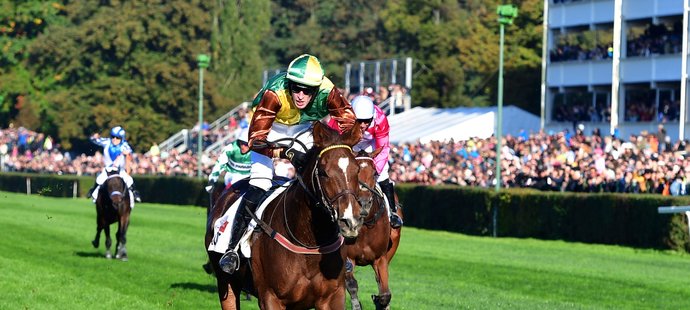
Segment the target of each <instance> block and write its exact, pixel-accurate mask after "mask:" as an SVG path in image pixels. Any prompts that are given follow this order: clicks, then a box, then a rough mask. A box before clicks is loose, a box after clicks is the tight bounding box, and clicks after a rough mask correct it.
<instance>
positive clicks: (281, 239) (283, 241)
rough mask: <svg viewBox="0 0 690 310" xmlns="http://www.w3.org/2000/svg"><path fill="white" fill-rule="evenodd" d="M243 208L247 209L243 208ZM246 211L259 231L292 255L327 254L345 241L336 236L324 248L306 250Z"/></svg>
mask: <svg viewBox="0 0 690 310" xmlns="http://www.w3.org/2000/svg"><path fill="white" fill-rule="evenodd" d="M245 208H247V207H246V206H245ZM246 211H247V212H248V213H249V215H250V216H251V217H252V219H253V220H254V221H255V222H256V223H257V224H258V225H259V227H261V230H262V231H263V232H264V233H266V234H267V235H268V236H269V237H271V239H273V240H275V241H277V242H278V244H280V245H281V246H282V247H284V248H285V249H287V250H288V251H290V252H293V253H297V254H307V255H316V254H329V253H333V252H335V251H337V250H338V249H340V247H341V246H342V245H343V242H344V241H345V238H343V236H341V235H338V238H337V239H336V240H335V241H334V242H333V243H331V244H329V245H326V246H319V247H314V248H306V247H302V246H299V245H295V244H294V243H292V242H290V240H288V239H287V238H285V236H283V235H282V234H280V233H279V232H277V231H275V229H273V228H271V226H269V225H268V224H267V223H266V222H264V221H263V220H261V219H260V218H259V217H258V216H256V214H255V213H254V212H252V211H251V210H249V208H247V209H246Z"/></svg>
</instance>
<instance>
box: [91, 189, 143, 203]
mask: <svg viewBox="0 0 690 310" xmlns="http://www.w3.org/2000/svg"><path fill="white" fill-rule="evenodd" d="M100 189H101V186H100V185H97V186H96V189H94V190H93V193H92V194H91V198H93V203H96V199H98V192H99V190H100ZM128 191H129V208H130V209H134V193H132V191H130V190H128Z"/></svg>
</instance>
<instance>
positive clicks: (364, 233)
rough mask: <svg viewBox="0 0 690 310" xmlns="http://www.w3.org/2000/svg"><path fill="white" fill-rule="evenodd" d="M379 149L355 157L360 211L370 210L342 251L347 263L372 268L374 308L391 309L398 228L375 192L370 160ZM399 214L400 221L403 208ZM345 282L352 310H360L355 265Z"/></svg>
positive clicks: (396, 199)
mask: <svg viewBox="0 0 690 310" xmlns="http://www.w3.org/2000/svg"><path fill="white" fill-rule="evenodd" d="M378 152H380V150H378V151H376V152H374V153H373V154H370V155H368V154H366V153H365V152H360V153H359V154H358V155H357V163H358V164H359V168H360V170H359V180H360V182H361V187H360V188H361V189H362V191H361V193H360V202H361V203H362V204H363V206H362V208H363V209H367V210H368V211H369V214H368V216H367V217H366V218H365V219H364V226H363V227H362V229H360V232H359V236H358V237H357V240H356V241H355V243H354V244H348V245H346V246H345V247H344V248H343V250H344V251H345V252H346V253H347V257H348V259H349V260H350V261H353V262H354V263H355V264H357V266H366V265H371V267H372V268H373V269H374V273H375V274H376V282H377V283H378V288H379V295H373V296H372V299H373V300H374V305H375V306H376V309H390V301H391V291H390V288H389V287H388V278H389V275H388V264H389V263H390V262H391V260H392V259H393V255H395V252H396V251H397V250H398V246H399V245H400V231H401V228H398V229H392V228H391V226H390V220H389V217H388V210H386V204H385V201H386V197H385V196H384V194H383V193H382V192H381V191H378V190H377V189H376V175H375V173H376V166H375V165H374V160H373V158H374V157H376V155H377V154H378ZM395 202H396V203H398V197H397V195H396V196H395ZM398 215H399V216H400V218H402V216H403V214H402V208H398ZM345 283H346V286H347V291H348V293H349V294H350V303H351V304H352V309H362V305H361V303H360V301H359V297H358V296H357V291H358V289H359V287H358V285H357V279H355V275H354V266H352V265H350V264H348V266H347V269H346V273H345Z"/></svg>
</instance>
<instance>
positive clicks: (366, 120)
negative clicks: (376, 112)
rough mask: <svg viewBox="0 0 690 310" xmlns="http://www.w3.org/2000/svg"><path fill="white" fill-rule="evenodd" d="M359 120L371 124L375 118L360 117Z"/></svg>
mask: <svg viewBox="0 0 690 310" xmlns="http://www.w3.org/2000/svg"><path fill="white" fill-rule="evenodd" d="M357 121H358V122H361V123H365V124H371V122H372V121H374V118H373V117H372V118H367V119H361V118H358V119H357Z"/></svg>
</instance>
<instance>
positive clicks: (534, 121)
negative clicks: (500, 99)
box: [388, 106, 539, 144]
mask: <svg viewBox="0 0 690 310" xmlns="http://www.w3.org/2000/svg"><path fill="white" fill-rule="evenodd" d="M496 110H497V108H496V107H472V108H468V107H459V108H450V109H440V108H422V107H415V108H412V109H411V110H409V111H405V112H403V113H400V114H397V115H392V116H389V118H388V123H389V125H390V127H391V133H390V142H391V143H393V144H398V143H404V142H416V141H420V142H421V143H428V142H429V141H432V140H433V141H449V140H450V139H453V140H455V141H459V140H468V139H470V138H475V137H476V138H480V139H487V138H489V137H491V136H492V135H493V134H494V133H495V131H496V117H495V114H496ZM502 129H503V130H502V134H503V135H506V134H510V135H513V136H517V135H518V134H520V133H521V132H525V133H527V134H529V133H536V132H538V131H539V117H537V116H535V115H533V114H531V113H529V112H527V111H524V110H522V109H520V108H518V107H515V106H506V107H504V108H503V126H502Z"/></svg>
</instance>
